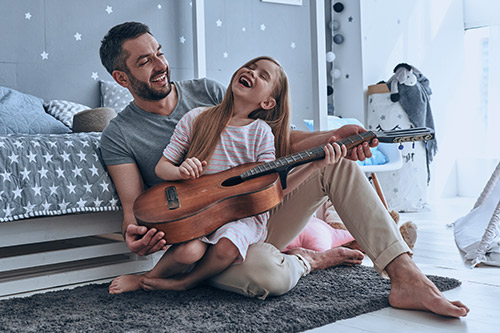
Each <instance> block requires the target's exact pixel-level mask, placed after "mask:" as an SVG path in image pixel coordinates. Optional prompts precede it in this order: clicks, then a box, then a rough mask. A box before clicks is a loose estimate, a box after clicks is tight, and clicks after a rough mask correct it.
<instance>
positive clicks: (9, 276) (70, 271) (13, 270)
mask: <svg viewBox="0 0 500 333" xmlns="http://www.w3.org/2000/svg"><path fill="white" fill-rule="evenodd" d="M121 223H122V212H121V211H114V212H95V213H82V214H71V215H61V216H50V217H37V218H30V219H26V220H18V221H13V222H2V223H0V297H4V296H12V295H16V294H22V293H27V292H34V291H41V290H44V289H47V288H54V287H61V286H68V285H74V284H80V283H86V282H90V281H97V280H103V279H109V278H113V277H115V276H117V275H121V274H130V273H137V272H144V271H147V270H149V269H151V268H152V267H153V265H154V260H153V256H152V255H149V256H143V257H140V256H137V255H135V254H133V253H131V252H130V250H129V249H128V248H127V246H126V244H125V242H124V241H123V237H122V236H121V233H120V231H121Z"/></svg>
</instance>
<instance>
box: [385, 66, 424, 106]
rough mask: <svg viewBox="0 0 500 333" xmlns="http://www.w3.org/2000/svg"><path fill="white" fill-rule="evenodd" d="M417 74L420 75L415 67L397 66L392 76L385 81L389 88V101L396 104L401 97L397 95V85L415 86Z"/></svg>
mask: <svg viewBox="0 0 500 333" xmlns="http://www.w3.org/2000/svg"><path fill="white" fill-rule="evenodd" d="M417 74H422V73H421V72H420V71H419V70H418V69H416V68H415V67H413V66H411V65H408V64H406V63H401V64H398V65H397V66H396V67H394V75H392V76H391V78H390V79H389V80H388V81H387V84H390V87H391V101H392V102H394V103H396V102H398V101H399V99H400V98H401V96H400V95H399V90H398V84H404V85H406V86H414V85H416V84H417Z"/></svg>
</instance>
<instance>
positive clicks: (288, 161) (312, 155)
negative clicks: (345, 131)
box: [240, 131, 376, 180]
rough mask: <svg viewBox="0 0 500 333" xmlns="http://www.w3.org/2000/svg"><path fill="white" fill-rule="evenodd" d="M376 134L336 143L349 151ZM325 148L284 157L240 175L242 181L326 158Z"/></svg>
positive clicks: (357, 136)
mask: <svg viewBox="0 0 500 333" xmlns="http://www.w3.org/2000/svg"><path fill="white" fill-rule="evenodd" d="M375 137H376V135H375V133H373V132H371V131H368V132H364V133H361V134H357V135H353V136H350V137H348V138H345V139H342V140H339V141H336V143H337V144H338V145H339V146H342V145H344V146H346V148H347V150H349V149H352V148H353V147H355V146H358V145H360V144H361V143H363V142H365V141H370V140H372V139H373V138H375ZM323 147H324V146H319V147H315V148H312V149H309V150H305V151H302V152H300V153H295V154H292V155H288V156H283V157H280V158H278V159H276V160H275V161H273V162H268V163H264V164H261V165H258V166H256V167H255V168H252V169H250V170H248V171H246V172H244V173H242V174H241V175H240V177H241V179H242V180H247V179H250V178H255V177H259V176H263V175H265V174H268V173H271V172H275V171H278V170H283V169H285V170H289V169H290V168H293V167H296V166H298V165H301V164H305V163H309V162H312V161H316V160H320V159H323V158H325V151H324V150H323Z"/></svg>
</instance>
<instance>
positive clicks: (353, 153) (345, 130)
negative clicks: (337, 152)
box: [335, 125, 378, 161]
mask: <svg viewBox="0 0 500 333" xmlns="http://www.w3.org/2000/svg"><path fill="white" fill-rule="evenodd" d="M364 132H366V130H365V129H364V128H363V127H361V126H358V125H344V126H342V127H341V128H339V129H337V130H335V137H336V138H339V139H345V138H347V137H350V136H351V135H355V134H360V133H364ZM377 145H378V140H377V139H373V140H372V142H370V144H368V143H367V142H363V144H361V145H359V146H357V147H354V148H353V149H351V150H350V151H349V152H348V153H347V156H346V158H348V159H350V160H353V161H358V160H359V161H364V160H365V159H367V158H370V157H372V152H371V150H370V147H376V146H377Z"/></svg>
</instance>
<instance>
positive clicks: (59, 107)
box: [43, 99, 91, 128]
mask: <svg viewBox="0 0 500 333" xmlns="http://www.w3.org/2000/svg"><path fill="white" fill-rule="evenodd" d="M43 107H44V108H45V110H46V111H47V113H48V114H50V115H51V116H53V117H54V118H56V119H57V120H59V121H61V122H62V123H64V125H66V126H68V127H69V128H72V127H73V116H74V115H75V114H77V113H78V112H80V111H84V110H88V109H91V107H89V106H86V105H83V104H78V103H74V102H69V101H65V100H62V99H54V100H51V101H48V102H45V103H43Z"/></svg>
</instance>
